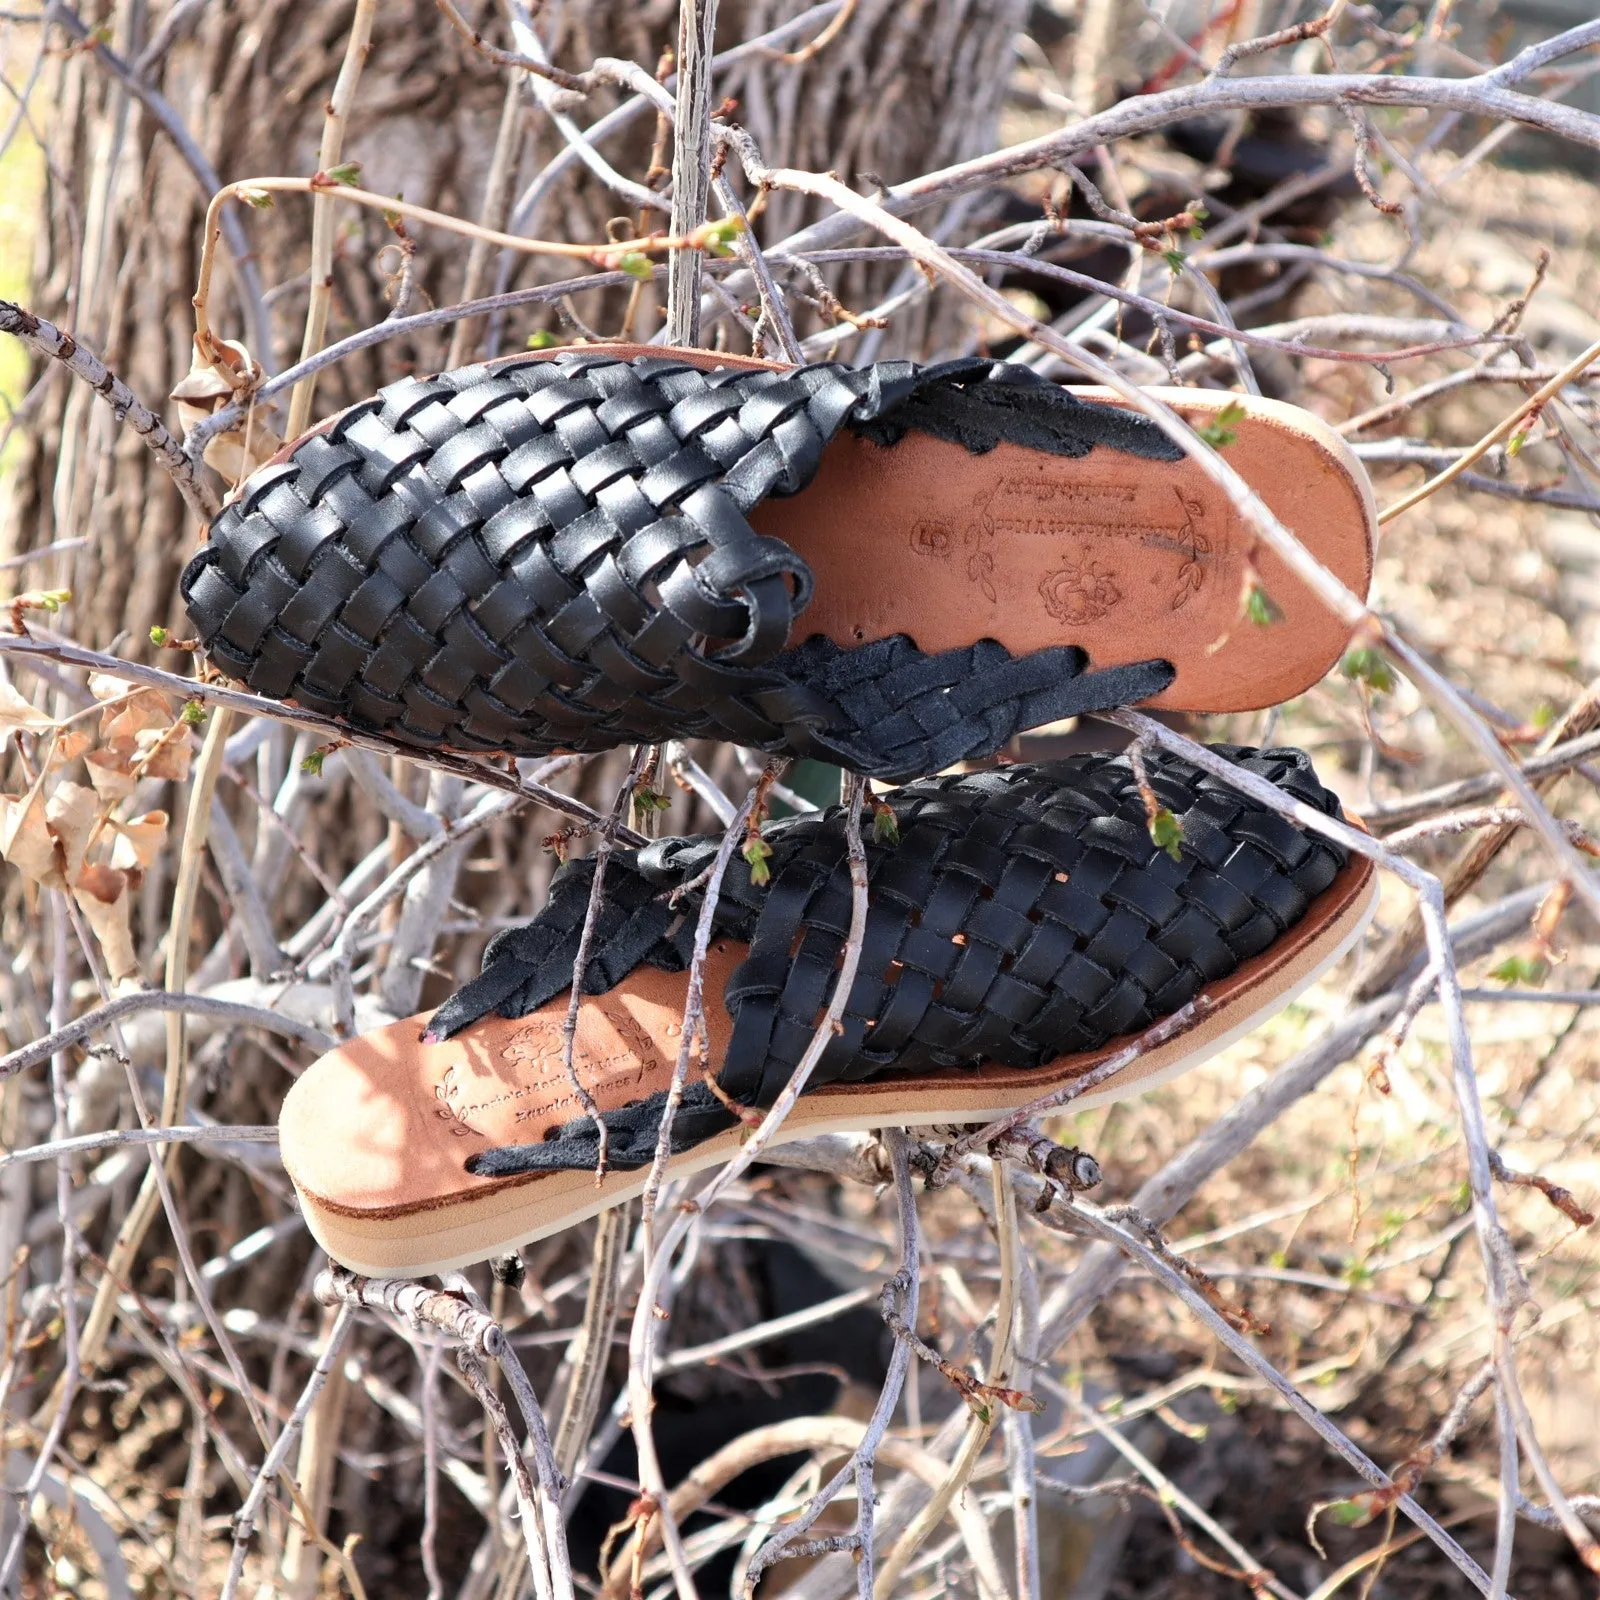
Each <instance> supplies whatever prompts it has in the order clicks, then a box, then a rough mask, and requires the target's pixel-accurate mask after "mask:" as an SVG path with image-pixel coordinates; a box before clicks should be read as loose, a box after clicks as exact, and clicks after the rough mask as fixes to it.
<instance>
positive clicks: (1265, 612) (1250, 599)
mask: <svg viewBox="0 0 1600 1600" xmlns="http://www.w3.org/2000/svg"><path fill="white" fill-rule="evenodd" d="M1244 614H1245V620H1246V621H1248V622H1252V623H1254V624H1255V626H1256V627H1258V628H1270V627H1271V626H1272V625H1273V623H1275V622H1282V621H1283V613H1282V612H1281V611H1280V610H1279V609H1278V606H1277V602H1276V601H1274V600H1273V598H1272V596H1271V595H1270V594H1268V593H1267V591H1266V590H1265V589H1263V588H1262V587H1261V585H1260V584H1259V583H1252V584H1251V585H1250V588H1249V590H1248V591H1247V592H1246V594H1245V597H1244Z"/></svg>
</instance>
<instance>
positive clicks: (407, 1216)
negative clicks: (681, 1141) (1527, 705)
mask: <svg viewBox="0 0 1600 1600" xmlns="http://www.w3.org/2000/svg"><path fill="white" fill-rule="evenodd" d="M1375 890H1376V884H1375V881H1374V875H1373V872H1372V867H1371V863H1370V862H1368V861H1367V860H1366V859H1365V858H1364V857H1355V858H1353V859H1352V860H1351V861H1350V863H1349V864H1348V865H1347V866H1346V867H1345V868H1344V869H1343V870H1342V871H1341V872H1340V874H1339V876H1338V877H1337V878H1336V879H1335V880H1334V882H1333V883H1332V884H1331V885H1330V886H1329V887H1328V889H1327V890H1325V891H1324V893H1323V894H1321V895H1320V896H1318V898H1317V899H1316V900H1315V901H1314V902H1313V903H1312V905H1311V907H1310V908H1309V910H1308V911H1307V914H1306V916H1305V917H1304V918H1303V919H1302V920H1301V921H1300V922H1299V923H1297V924H1296V925H1295V927H1294V928H1293V929H1291V930H1290V932H1289V933H1288V934H1287V935H1286V936H1285V937H1284V938H1282V939H1280V940H1279V941H1278V942H1277V943H1276V944H1275V945H1273V946H1272V948H1271V949H1269V950H1267V951H1265V952H1263V954H1261V955H1259V956H1257V957H1255V958H1254V959H1253V960H1251V961H1249V962H1247V963H1245V965H1244V966H1243V967H1241V968H1240V969H1239V970H1238V971H1237V972H1236V973H1234V974H1233V975H1232V976H1231V977H1229V978H1227V979H1225V980H1223V981H1222V982H1220V983H1216V984H1213V985H1211V986H1210V988H1209V989H1208V990H1207V991H1206V994H1207V996H1208V998H1209V999H1210V1000H1211V1002H1212V1009H1211V1010H1210V1011H1209V1012H1208V1014H1207V1015H1206V1016H1205V1017H1204V1018H1203V1019H1202V1020H1201V1022H1200V1023H1199V1024H1198V1025H1197V1026H1196V1027H1194V1028H1193V1029H1191V1030H1190V1031H1189V1032H1188V1033H1186V1034H1183V1035H1181V1036H1179V1037H1178V1038H1177V1039H1174V1040H1172V1041H1170V1042H1169V1043H1168V1044H1167V1045H1165V1046H1162V1047H1160V1048H1159V1049H1157V1050H1153V1051H1151V1052H1149V1053H1148V1054H1146V1055H1145V1056H1143V1057H1140V1058H1139V1059H1138V1060H1136V1061H1135V1062H1133V1063H1132V1064H1131V1065H1130V1066H1129V1067H1128V1068H1127V1069H1126V1072H1125V1074H1123V1075H1120V1076H1119V1077H1118V1078H1117V1079H1116V1080H1115V1081H1114V1082H1112V1083H1110V1084H1108V1085H1105V1086H1102V1088H1100V1089H1097V1090H1096V1091H1095V1098H1096V1099H1102V1098H1104V1099H1112V1098H1118V1097H1120V1096H1121V1095H1123V1094H1126V1093H1129V1092H1131V1091H1132V1089H1133V1087H1134V1086H1135V1085H1136V1084H1138V1083H1141V1082H1145V1081H1148V1080H1150V1079H1151V1078H1154V1077H1165V1076H1168V1075H1170V1074H1171V1073H1172V1072H1174V1071H1177V1070H1180V1069H1181V1067H1182V1066H1183V1065H1185V1064H1190V1063H1193V1062H1195V1061H1199V1060H1201V1059H1204V1057H1205V1056H1206V1055H1207V1054H1209V1053H1210V1051H1211V1050H1212V1049H1215V1048H1219V1047H1220V1045H1221V1043H1223V1042H1226V1040H1227V1039H1229V1038H1231V1037H1233V1036H1234V1034H1236V1033H1237V1032H1238V1031H1239V1029H1240V1028H1241V1026H1242V1025H1246V1024H1248V1023H1250V1022H1252V1021H1253V1020H1255V1019H1257V1018H1258V1017H1259V1016H1261V1015H1263V1014H1265V1013H1266V1012H1267V1011H1270V1010H1271V1009H1273V1007H1274V1002H1275V1001H1277V999H1278V997H1280V996H1286V995H1288V994H1289V993H1291V992H1292V991H1293V990H1294V989H1295V988H1296V987H1297V986H1299V985H1302V984H1303V983H1305V982H1307V981H1309V979H1310V977H1311V976H1313V975H1314V974H1315V972H1316V971H1317V970H1319V968H1320V966H1321V965H1322V964H1325V963H1326V962H1327V961H1328V960H1329V959H1330V958H1331V955H1332V954H1333V953H1335V952H1336V951H1337V950H1338V949H1340V948H1342V945H1343V943H1345V942H1347V941H1348V940H1349V939H1350V938H1351V937H1353V935H1354V933H1355V932H1356V931H1358V929H1359V927H1360V926H1361V923H1362V921H1363V920H1364V918H1365V916H1366V915H1367V914H1368V912H1369V911H1370V907H1371V903H1372V900H1373V896H1374V893H1375ZM744 953H745V946H743V945H741V944H738V943H736V942H734V941H731V940H721V941H719V942H718V943H717V944H715V945H714V946H713V947H712V951H711V957H710V960H709V961H708V963H707V967H706V974H705V993H706V995H707V998H708V1004H707V1007H706V1012H707V1015H706V1022H707V1027H708V1031H709V1033H710V1039H711V1050H712V1060H713V1061H717V1062H720V1060H721V1057H722V1052H723V1050H724V1049H725V1047H726V1044H727V1039H728V1036H729V1033H730V1031H731V1027H732V1024H731V1020H730V1019H729V1016H728V1013H727V1011H726V1009H725V1007H724V1006H723V1004H722V1001H721V996H722V994H723V992H724V988H725V984H726V981H727V977H728V975H729V973H731V971H732V970H733V968H734V967H735V966H736V965H737V963H738V962H739V961H740V960H742V959H743V957H744ZM687 982H688V979H687V976H686V975H685V974H683V973H674V974H668V973H664V972H660V971H658V970H656V969H655V968H651V967H641V968H640V969H638V970H637V971H636V972H634V973H632V974H631V975H630V976H629V977H628V978H627V979H626V980H625V981H624V982H623V983H622V984H621V985H619V986H618V987H617V988H616V989H614V990H612V991H611V992H610V993H608V994H604V995H596V996H591V997H588V998H586V999H585V1000H584V1001H583V1003H582V1005H581V1006H580V1008H579V1012H578V1033H577V1040H576V1047H575V1050H574V1064H575V1066H576V1069H577V1071H578V1074H579V1076H580V1078H581V1079H582V1081H583V1083H584V1085H585V1087H586V1088H587V1089H588V1091H589V1093H590V1094H592V1095H593V1096H594V1098H595V1100H596V1101H597V1102H598V1103H599V1105H600V1107H601V1108H602V1109H614V1108H616V1107H619V1106H622V1105H625V1104H627V1103H628V1102H630V1101H633V1100H637V1099H640V1098H643V1097H644V1096H646V1095H649V1094H652V1093H655V1092H656V1091H658V1090H661V1089H664V1088H666V1087H667V1086H668V1084H669V1082H670V1080H671V1076H672V1070H673V1064H674V1062H675V1060H676V1058H677V1052H678V1042H679V1038H680V1030H681V1026H682V1020H683V1005H684V996H685V992H686V987H687ZM430 1015H431V1013H428V1014H424V1015H420V1016H415V1017H410V1018H407V1019H406V1020H405V1021H403V1022H397V1023H394V1024H392V1025H391V1026H389V1027H387V1028H380V1029H377V1030H375V1031H374V1032H372V1033H369V1034H365V1035H363V1036H362V1037H361V1038H359V1039H353V1040H351V1041H350V1042H349V1043H348V1044H345V1045H341V1046H340V1047H339V1048H338V1049H336V1050H333V1051H330V1052H329V1053H328V1054H327V1055H324V1056H323V1057H322V1058H321V1059H320V1060H318V1061H317V1062H315V1063H314V1064H313V1065H312V1066H311V1067H310V1068H309V1069H308V1070H307V1071H306V1072H305V1074H304V1075H303V1076H302V1077H301V1078H300V1079H299V1080H298V1081H297V1082H296V1083H295V1085H294V1086H293V1088H292V1089H291V1090H290V1091H289V1094H288V1097H287V1098H286V1099H285V1101H284V1106H283V1112H282V1116H281V1119H280V1124H279V1140H280V1147H281V1150H282V1154H283V1161H284V1165H285V1167H286V1168H287V1169H288V1171H289V1175H290V1177H291V1178H292V1179H293V1180H294V1183H295V1186H296V1188H297V1189H298V1190H299V1191H300V1195H301V1199H302V1201H303V1203H304V1205H305V1207H306V1212H307V1216H308V1219H309V1220H310V1221H311V1224H312V1227H313V1230H314V1231H315V1232H316V1234H317V1236H318V1238H319V1239H321V1240H322V1242H323V1243H324V1244H325V1245H326V1246H327V1248H328V1249H329V1250H330V1252H331V1253H333V1254H335V1255H340V1254H343V1255H344V1257H345V1258H346V1259H349V1260H350V1261H351V1262H352V1264H354V1265H356V1266H357V1267H358V1268H359V1269H361V1270H367V1271H393V1272H399V1271H428V1270H433V1269H434V1267H436V1266H437V1265H438V1264H439V1263H440V1262H443V1261H446V1260H450V1259H474V1258H481V1256H482V1255H484V1254H488V1253H490V1252H491V1251H492V1250H493V1249H495V1248H503V1247H505V1246H506V1245H507V1244H508V1243H514V1242H516V1241H517V1240H519V1239H525V1238H527V1237H530V1236H531V1235H532V1234H533V1233H534V1232H535V1231H536V1230H543V1231H550V1230H552V1229H554V1228H556V1227H560V1226H565V1225H566V1224H567V1223H568V1222H571V1221H576V1220H577V1219H578V1218H579V1217H581V1216H584V1215H587V1214H589V1212H591V1211H593V1210H594V1209H597V1208H598V1206H599V1205H601V1204H608V1203H612V1202H613V1201H614V1200H616V1199H620V1198H622V1197H623V1196H624V1195H625V1194H626V1193H627V1192H629V1190H630V1189H636V1188H637V1187H638V1185H639V1183H640V1182H642V1174H640V1173H637V1172H618V1173H612V1174H610V1175H609V1176H608V1177H607V1178H606V1180H605V1182H604V1184H603V1185H602V1186H600V1187H599V1188H598V1189H597V1187H596V1185H595V1182H594V1177H593V1174H592V1173H588V1172H555V1173H531V1174H521V1175H518V1176H516V1177H510V1178H480V1177H475V1176H473V1175H472V1174H470V1173H468V1171H467V1170H466V1161H467V1159H468V1157H469V1156H471V1155H473V1154H475V1153H476V1152H478V1151H481V1150H485V1149H488V1148H490V1147H491V1146H496V1145H506V1144H528V1143H534V1142H537V1141H539V1140H541V1139H542V1138H544V1137H545V1135H546V1133H547V1132H549V1131H550V1130H552V1129H554V1128H556V1127H559V1126H560V1125H561V1124H562V1123H565V1122H570V1121H572V1120H573V1119H574V1118H576V1117H578V1116H580V1115H581V1114H582V1107H581V1106H580V1104H579V1102H578V1099H577V1096H576V1095H575V1094H574V1092H573V1089H572V1086H571V1084H570V1082H569V1081H568V1079H567V1076H566V1072H565V1069H564V1067H563V1064H562V1059H561V1026H562V1023H563V1022H564V1020H565V1018H566V1015H567V997H566V996H565V995H561V996H558V997H557V998H556V999H554V1000H552V1001H550V1002H549V1003H548V1004H547V1005H545V1006H543V1007H541V1008H540V1009H539V1010H538V1011H536V1012H534V1013H532V1014H531V1015H529V1016H526V1017H521V1018H518V1019H515V1020H507V1019H505V1018H502V1017H493V1016H491V1017H487V1018H485V1019H484V1020H483V1021H481V1022H478V1023H475V1024H474V1025H473V1026H472V1027H471V1028H469V1029H467V1030H466V1031H465V1032H464V1033H462V1034H460V1035H458V1036H457V1037H456V1038H454V1039H450V1040H447V1041H445V1042H444V1043H441V1044H433V1045H424V1044H423V1043H421V1036H422V1031H423V1029H424V1027H425V1026H426V1025H427V1022H428V1018H429V1016H430ZM1119 1047H1120V1046H1119V1044H1118V1043H1116V1042H1113V1043H1112V1044H1109V1045H1107V1046H1105V1047H1104V1048H1103V1049H1101V1050H1098V1051H1093V1052H1089V1053H1086V1054H1081V1055H1076V1056H1067V1057H1063V1058H1062V1059H1060V1060H1058V1061H1055V1062H1053V1063H1051V1064H1050V1065H1049V1066H1047V1067H1043V1068H1040V1069H1037V1070H1035V1071H1018V1070H1015V1069H1008V1068H1002V1067H995V1066H985V1067H981V1068H979V1069H977V1070H976V1071H970V1070H967V1071H963V1070H951V1071H946V1072H937V1073H932V1074H927V1075H922V1076H916V1077H912V1076H902V1075H900V1074H894V1073H890V1074H886V1075H885V1076H884V1077H881V1078H878V1079H873V1080H868V1081H866V1082H862V1083H855V1084H831V1085H828V1086H825V1087H822V1088H819V1089H817V1090H815V1091H813V1092H811V1093H809V1094H807V1095H805V1096H804V1097H803V1098H802V1099H801V1101H800V1103H799V1105H797V1106H796V1108H795V1110H794V1112H793V1113H792V1114H791V1116H790V1119H789V1121H788V1123H787V1124H786V1125H785V1131H792V1133H793V1134H794V1135H795V1136H799V1135H800V1134H802V1133H804V1132H808V1131H817V1130H818V1129H819V1128H820V1127H822V1126H824V1125H827V1126H835V1127H837V1126H841V1125H842V1126H845V1127H859V1128H867V1127H880V1126H883V1125H885V1124H896V1123H898V1124H906V1123H913V1124H914V1123H919V1122H941V1121H967V1120H971V1119H973V1118H975V1117H983V1116H988V1115H994V1114H997V1113H998V1112H1000V1111H1003V1110H1005V1109H1008V1108H1010V1107H1013V1106H1017V1105H1021V1104H1024V1103H1025V1102H1027V1101H1029V1100H1032V1099H1034V1098H1036V1097H1038V1096H1039V1095H1042V1094H1046V1093H1048V1092H1049V1091H1050V1090H1051V1089H1053V1088H1055V1087H1058V1086H1059V1085H1061V1084H1063V1083H1066V1082H1070V1081H1071V1080H1072V1079H1073V1078H1075V1077H1078V1076H1080V1075H1081V1074H1082V1073H1084V1072H1086V1071H1088V1070H1089V1069H1090V1068H1092V1067H1094V1066H1095V1065H1097V1064H1098V1063H1099V1062H1101V1061H1103V1060H1105V1059H1107V1057H1109V1056H1110V1055H1112V1054H1114V1053H1115V1051H1116V1050H1117V1049H1118V1048H1119ZM694 1070H695V1071H696V1072H698V1070H699V1068H698V1066H696V1067H695V1069H694ZM737 1141H738V1133H737V1130H735V1131H734V1132H732V1133H730V1134H729V1135H726V1136H722V1137H720V1138H719V1139H718V1140H716V1141H712V1142H711V1144H710V1145H708V1146H705V1147H701V1148H700V1149H698V1150H695V1151H691V1152H688V1153H687V1154H686V1155H685V1156H683V1157H680V1158H676V1159H675V1161H674V1168H675V1170H676V1169H677V1168H678V1167H679V1165H680V1164H681V1163H689V1168H690V1170H692V1167H693V1166H694V1165H700V1164H704V1162H705V1161H706V1160H709V1159H719V1158H725V1156H726V1154H727V1152H728V1151H731V1150H732V1149H733V1148H736V1146H737ZM445 1240H448V1241H450V1242H449V1243H448V1244H446V1243H443V1242H441V1241H445ZM474 1252H476V1257H475V1255H474Z"/></svg>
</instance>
